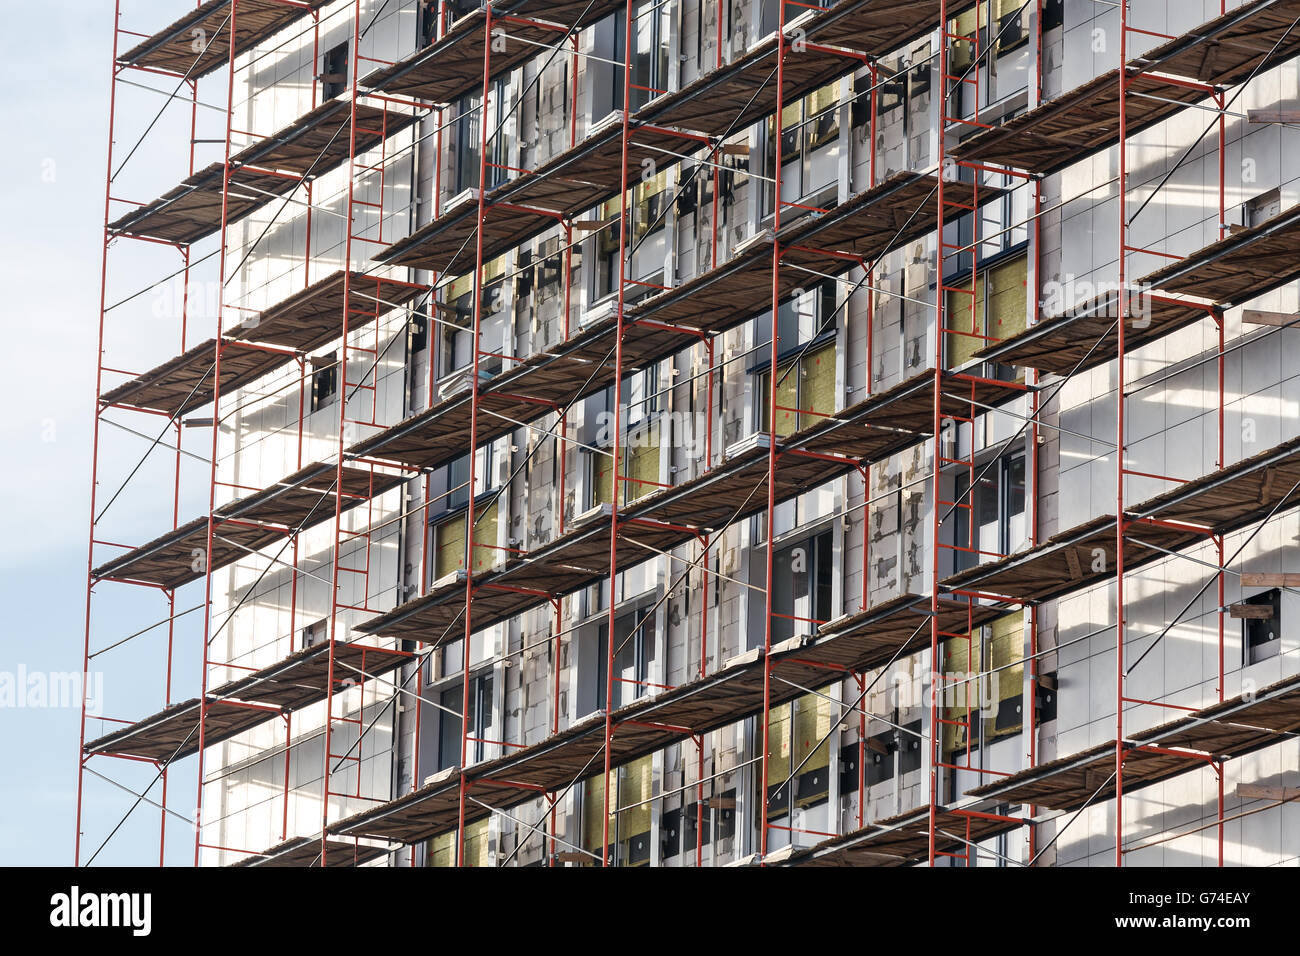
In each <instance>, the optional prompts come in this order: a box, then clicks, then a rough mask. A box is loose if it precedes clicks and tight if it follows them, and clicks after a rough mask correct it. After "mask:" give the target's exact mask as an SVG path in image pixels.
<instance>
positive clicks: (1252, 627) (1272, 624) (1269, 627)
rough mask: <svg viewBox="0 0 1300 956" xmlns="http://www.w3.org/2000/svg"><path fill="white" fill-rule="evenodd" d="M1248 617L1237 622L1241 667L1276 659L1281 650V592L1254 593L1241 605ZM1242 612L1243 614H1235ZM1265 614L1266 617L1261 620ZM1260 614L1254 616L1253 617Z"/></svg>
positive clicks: (1274, 590)
mask: <svg viewBox="0 0 1300 956" xmlns="http://www.w3.org/2000/svg"><path fill="white" fill-rule="evenodd" d="M1242 604H1243V605H1245V607H1246V608H1248V609H1249V610H1246V611H1244V613H1246V614H1248V615H1251V616H1248V617H1246V618H1243V620H1242V622H1241V646H1242V650H1243V652H1244V658H1245V659H1244V661H1243V665H1249V664H1258V663H1259V662H1260V661H1266V660H1268V659H1269V658H1270V657H1276V656H1277V655H1278V653H1280V651H1281V650H1282V592H1281V590H1280V589H1278V588H1274V589H1273V590H1271V591H1265V592H1264V593H1262V594H1255V595H1252V596H1251V597H1248V598H1246V599H1245V600H1244V601H1243V602H1242ZM1238 613H1243V612H1238ZM1265 613H1267V614H1268V616H1267V617H1263V616H1262V615H1264V614H1265ZM1257 614H1258V615H1261V616H1259V617H1256V616H1254V615H1257Z"/></svg>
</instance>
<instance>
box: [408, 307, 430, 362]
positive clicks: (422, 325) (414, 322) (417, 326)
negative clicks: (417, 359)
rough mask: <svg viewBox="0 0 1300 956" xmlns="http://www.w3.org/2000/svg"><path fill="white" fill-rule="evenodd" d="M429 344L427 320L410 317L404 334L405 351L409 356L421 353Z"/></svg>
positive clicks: (421, 317) (421, 316)
mask: <svg viewBox="0 0 1300 956" xmlns="http://www.w3.org/2000/svg"><path fill="white" fill-rule="evenodd" d="M428 344H429V320H428V319H427V318H426V317H425V316H423V315H413V316H411V322H410V325H409V326H408V331H407V333H406V351H407V354H409V355H416V354H418V353H420V352H423V351H424V350H425V348H426V347H427V346H428Z"/></svg>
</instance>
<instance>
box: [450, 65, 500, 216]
mask: <svg viewBox="0 0 1300 956" xmlns="http://www.w3.org/2000/svg"><path fill="white" fill-rule="evenodd" d="M509 79H510V78H509V77H508V76H506V77H502V78H499V79H497V80H496V81H495V83H493V85H492V89H491V90H490V91H489V94H488V108H487V124H488V127H487V137H488V139H487V148H488V155H487V188H488V189H491V188H492V187H493V186H499V185H500V184H501V183H503V182H505V180H506V178H507V176H508V175H509V168H508V163H509V150H510V137H509V135H507V134H508V133H509V130H510V127H509V124H508V123H505V119H506V117H507V115H508V111H507V109H506V106H507V104H506V95H507V91H508V89H509ZM482 102H483V98H482V96H481V95H478V96H474V95H471V96H464V97H461V99H460V102H459V104H458V108H457V111H456V113H457V115H456V119H455V121H454V125H453V126H452V133H453V138H454V140H455V149H456V180H455V189H454V191H455V192H457V193H459V192H463V191H464V190H466V189H473V188H476V187H477V186H478V185H479V181H478V177H479V149H480V147H481V146H482V145H483V143H482V140H483V133H482V131H481V130H480V128H479V121H480V119H481V118H482V115H483V110H481V109H480V108H479V107H480V105H481V104H482Z"/></svg>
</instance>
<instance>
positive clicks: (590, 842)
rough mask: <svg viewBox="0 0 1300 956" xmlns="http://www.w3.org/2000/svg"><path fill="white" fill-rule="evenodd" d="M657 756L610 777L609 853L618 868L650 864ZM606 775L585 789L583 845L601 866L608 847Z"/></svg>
mask: <svg viewBox="0 0 1300 956" xmlns="http://www.w3.org/2000/svg"><path fill="white" fill-rule="evenodd" d="M653 759H654V758H653V756H652V755H646V756H645V757H642V758H641V759H640V760H634V761H632V762H631V763H630V764H627V765H626V766H623V767H619V768H618V770H617V771H613V772H611V773H610V784H611V791H612V792H611V793H610V801H609V810H610V812H609V851H610V857H611V859H610V862H611V863H612V864H613V865H614V866H647V865H649V863H650V808H651V805H652V803H653V800H652V797H653V795H654V789H653V784H654V763H653ZM604 813H605V775H604V774H597V775H596V776H594V777H592V778H591V779H590V780H588V781H587V782H586V783H585V784H584V785H583V788H582V845H583V847H584V848H586V849H587V850H588V851H590V852H592V853H595V854H596V857H595V859H590V860H589V863H590V865H599V860H600V851H601V848H602V846H603V843H604V833H605V827H604V821H603V819H602V817H603V816H604Z"/></svg>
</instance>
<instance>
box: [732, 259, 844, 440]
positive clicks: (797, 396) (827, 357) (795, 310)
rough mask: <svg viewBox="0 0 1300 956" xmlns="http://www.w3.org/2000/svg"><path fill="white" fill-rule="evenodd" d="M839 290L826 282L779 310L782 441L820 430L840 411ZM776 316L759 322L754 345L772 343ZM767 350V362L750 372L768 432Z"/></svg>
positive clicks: (778, 396)
mask: <svg viewBox="0 0 1300 956" xmlns="http://www.w3.org/2000/svg"><path fill="white" fill-rule="evenodd" d="M837 315H838V310H837V309H836V307H835V286H834V284H833V283H829V282H828V283H823V284H821V285H820V286H818V287H817V288H815V289H812V290H807V291H804V292H803V293H802V294H801V295H796V296H794V297H792V298H791V299H789V300H788V301H786V302H784V303H782V304H781V305H780V306H779V307H778V309H777V343H776V348H777V356H778V365H777V394H776V404H777V415H776V433H777V435H778V436H785V435H789V434H792V433H793V432H796V431H798V430H799V429H802V428H807V427H808V426H810V425H815V424H816V423H817V422H819V421H821V420H822V419H823V418H825V417H826V416H827V415H831V414H833V413H834V412H835V408H836V404H837V400H838V395H837V393H836V389H835V372H836V367H835V366H836V361H835V355H836V352H835V317H836V316H837ZM771 336H772V332H771V314H770V313H763V314H760V315H759V316H758V317H757V318H756V319H755V330H754V340H755V341H756V342H763V341H764V340H767V341H770V340H771ZM766 351H767V350H766V349H762V350H760V352H759V355H760V356H761V360H760V361H759V362H758V364H757V365H755V366H753V367H752V368H751V369H750V372H751V373H752V374H754V376H755V378H754V385H753V387H754V388H756V389H757V390H758V394H757V395H756V397H755V401H754V409H755V414H756V418H757V421H756V422H755V427H756V428H757V429H758V430H759V431H768V429H769V425H768V403H769V399H770V389H769V386H768V381H769V379H768V372H769V371H770V362H769V358H768V355H767V354H764V353H766Z"/></svg>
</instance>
